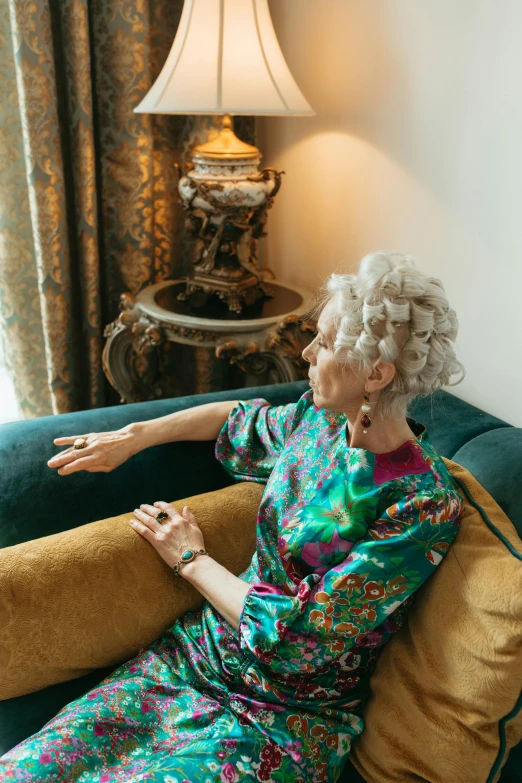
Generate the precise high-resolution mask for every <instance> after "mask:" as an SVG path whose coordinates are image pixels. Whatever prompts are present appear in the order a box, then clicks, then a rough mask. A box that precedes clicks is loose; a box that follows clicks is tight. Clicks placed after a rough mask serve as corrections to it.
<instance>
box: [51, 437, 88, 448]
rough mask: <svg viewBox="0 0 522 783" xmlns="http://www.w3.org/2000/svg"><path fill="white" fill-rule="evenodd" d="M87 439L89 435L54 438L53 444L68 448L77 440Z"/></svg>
mask: <svg viewBox="0 0 522 783" xmlns="http://www.w3.org/2000/svg"><path fill="white" fill-rule="evenodd" d="M88 437H89V435H67V436H66V437H63V438H55V439H54V440H53V443H55V444H56V445H57V446H68V445H69V444H70V443H74V441H75V440H76V439H77V438H85V440H87V438H88Z"/></svg>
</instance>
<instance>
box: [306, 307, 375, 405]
mask: <svg viewBox="0 0 522 783" xmlns="http://www.w3.org/2000/svg"><path fill="white" fill-rule="evenodd" d="M334 313H335V305H334V301H333V299H330V300H329V301H328V302H327V304H326V305H325V307H324V308H323V310H322V312H321V315H320V316H319V320H318V322H317V332H318V333H317V335H316V337H315V339H314V340H313V341H312V342H311V343H310V345H308V346H307V347H306V348H305V349H304V351H303V353H302V356H303V359H305V360H306V361H307V362H309V363H310V367H309V368H308V376H309V378H310V386H311V387H312V389H313V393H314V403H315V405H317V407H318V408H326V409H328V410H337V411H342V412H343V413H346V414H350V413H351V414H354V413H357V411H358V410H359V408H360V406H361V403H362V402H363V395H364V386H365V381H366V378H367V375H368V373H367V372H365V371H364V370H361V374H360V375H358V374H356V372H355V370H354V369H352V368H351V366H350V365H349V364H348V363H341V362H338V361H336V360H335V358H334V355H333V342H334V339H335V326H334V320H333V317H334Z"/></svg>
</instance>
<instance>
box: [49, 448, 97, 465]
mask: <svg viewBox="0 0 522 783" xmlns="http://www.w3.org/2000/svg"><path fill="white" fill-rule="evenodd" d="M79 451H80V449H74V448H72V449H66V450H65V451H61V452H60V453H59V454H55V455H54V457H51V459H50V460H49V462H48V463H47V464H48V465H49V467H50V468H60V467H61V466H62V465H67V464H68V463H69V462H73V461H74V460H75V459H76V457H77V456H78V452H79ZM81 453H82V456H84V457H87V456H90V455H91V454H92V452H91V451H89V447H88V446H86V447H85V448H84V449H81Z"/></svg>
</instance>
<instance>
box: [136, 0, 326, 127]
mask: <svg viewBox="0 0 522 783" xmlns="http://www.w3.org/2000/svg"><path fill="white" fill-rule="evenodd" d="M135 111H136V112H147V113H152V114H247V115H283V116H284V115H294V116H295V115H297V116H311V115H314V114H315V112H314V110H313V109H312V108H311V106H310V105H309V103H308V102H307V100H306V98H305V97H304V96H303V94H302V93H301V90H300V89H299V87H298V86H297V84H296V83H295V81H294V78H293V76H292V74H291V73H290V70H289V68H288V65H287V64H286V61H285V58H284V57H283V53H282V52H281V48H280V46H279V43H278V40H277V38H276V34H275V31H274V26H273V24H272V19H271V17H270V11H269V9H268V0H185V5H184V6H183V12H182V14H181V19H180V22H179V27H178V31H177V33H176V37H175V39H174V43H173V45H172V49H171V50H170V54H169V56H168V58H167V61H166V62H165V65H164V66H163V69H162V71H161V73H160V75H159V76H158V78H157V79H156V81H155V82H154V84H153V86H152V87H151V89H150V90H149V92H148V93H147V95H146V96H145V97H144V98H143V100H142V101H141V103H140V104H139V105H138V106H137V107H136V109H135Z"/></svg>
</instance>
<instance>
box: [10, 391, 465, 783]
mask: <svg viewBox="0 0 522 783" xmlns="http://www.w3.org/2000/svg"><path fill="white" fill-rule="evenodd" d="M409 424H410V427H411V428H412V431H413V432H414V433H415V434H416V436H415V437H414V438H412V439H411V440H409V441H407V442H406V443H405V444H403V445H402V446H401V447H400V448H398V449H395V450H394V451H392V452H389V453H387V454H374V453H373V452H369V451H367V450H365V449H360V448H350V447H349V446H348V442H347V429H346V427H347V419H346V416H345V415H344V414H340V413H337V412H332V411H325V410H321V409H319V408H317V407H316V406H315V405H314V403H313V393H312V392H311V391H307V392H306V393H305V394H304V395H303V396H302V397H301V398H300V399H299V400H298V401H297V402H296V403H292V404H290V405H284V406H277V407H275V406H271V405H270V404H269V403H268V402H267V401H266V400H264V399H261V398H257V399H254V400H248V401H242V402H239V403H238V404H237V405H236V406H235V408H234V409H233V410H232V411H231V413H230V415H229V417H228V420H227V421H226V423H225V424H224V426H223V428H222V430H221V432H220V434H219V437H218V439H217V442H216V456H217V458H218V459H219V460H220V461H221V463H222V465H223V467H224V469H225V470H226V471H227V472H228V473H229V474H230V475H232V476H233V477H234V478H236V479H238V480H241V481H245V480H246V481H258V482H262V483H264V484H266V487H265V491H264V494H263V498H262V501H261V504H260V508H259V513H258V519H257V531H256V532H257V546H256V553H255V554H254V556H253V558H252V561H251V564H250V566H249V567H248V568H247V569H246V571H245V572H243V574H241V575H240V578H241V579H243V580H244V581H246V582H247V583H248V584H249V585H250V587H249V591H248V593H247V595H246V598H245V600H244V603H243V607H242V611H241V616H240V618H239V629H238V630H236V629H235V628H234V627H232V626H231V625H230V624H229V623H228V622H227V621H226V620H225V619H224V618H223V617H222V616H221V615H220V614H219V613H218V612H217V610H216V609H214V607H213V606H212V605H211V604H210V603H209V602H208V601H205V603H204V604H203V607H202V609H200V610H198V611H196V612H187V613H186V614H185V615H184V616H183V617H182V618H180V619H178V620H177V621H176V623H175V624H174V625H173V626H172V627H171V628H169V629H168V630H167V631H165V632H164V633H163V634H162V636H161V637H160V638H159V639H158V640H157V641H156V642H155V643H154V644H153V645H151V646H150V647H148V648H146V649H143V650H141V651H140V653H139V654H138V656H137V657H136V658H134V659H132V660H131V661H128V662H126V663H125V664H123V665H122V666H120V667H119V668H118V669H117V670H116V671H115V672H113V673H112V674H111V675H110V676H109V677H107V678H106V679H105V680H103V681H102V682H101V683H100V684H99V685H98V686H97V687H96V688H94V689H93V690H91V691H89V692H88V693H87V694H84V695H83V696H81V697H80V698H79V699H76V700H75V701H73V702H72V703H71V704H68V705H66V706H65V707H64V708H63V709H62V710H61V711H60V712H59V713H58V715H57V716H55V717H54V718H53V719H52V720H51V721H49V723H47V724H46V726H44V727H43V728H42V729H41V731H39V732H38V733H37V734H35V735H33V736H32V737H29V738H28V739H27V740H25V741H24V742H22V743H20V744H19V745H17V746H16V747H15V748H13V749H12V750H11V751H9V753H7V754H5V755H4V756H3V757H2V758H0V779H1V780H2V781H4V780H5V781H11V780H13V781H14V780H16V781H37V780H41V779H45V780H46V781H49V783H54V782H55V781H56V782H58V781H79V782H80V783H86V782H87V781H89V782H91V781H92V782H93V783H94V782H95V783H113V781H114V782H115V781H126V783H130V782H131V781H141V780H150V781H162V782H163V783H188V782H190V783H192V781H193V782H194V783H196V782H197V783H199V781H203V782H204V783H210V782H211V781H224V782H225V783H226V782H227V781H230V783H235V781H246V780H248V781H273V783H277V782H278V781H287V782H288V781H292V783H304V782H305V781H306V783H309V781H312V782H313V783H322V782H323V781H324V782H326V781H328V782H329V781H337V780H338V778H339V776H340V774H341V771H342V769H343V767H344V765H345V763H346V760H347V758H348V755H349V752H350V748H351V744H352V741H353V739H354V738H355V737H357V736H358V735H359V734H360V733H361V732H362V731H363V728H364V720H363V717H362V714H363V711H364V707H365V704H366V702H367V699H368V696H369V686H368V682H369V677H370V675H371V672H372V671H373V669H374V667H375V664H376V662H377V660H378V656H379V652H380V650H381V649H382V646H383V644H384V643H385V642H386V641H387V640H388V639H389V638H390V636H392V634H394V633H395V632H396V631H397V630H398V629H399V628H400V627H401V626H402V625H403V624H404V622H405V621H406V618H407V612H408V609H409V607H410V605H411V603H412V601H413V600H414V599H415V593H416V591H417V589H418V588H419V587H420V586H421V585H422V584H423V583H424V582H425V581H426V579H428V578H429V576H430V575H431V574H432V573H433V571H434V569H435V568H436V567H437V565H438V564H439V563H440V562H441V560H442V558H443V557H444V555H445V554H446V553H447V552H448V550H449V547H450V546H451V544H452V542H453V540H454V538H455V536H456V534H457V532H458V526H459V518H460V514H461V511H462V508H463V501H462V498H461V496H460V494H459V492H458V490H457V487H456V485H455V484H454V481H453V478H452V477H451V475H450V473H449V472H448V470H447V468H446V466H445V465H444V462H443V461H442V459H441V458H440V457H439V455H438V454H437V452H436V451H435V449H434V448H433V446H432V444H431V442H430V440H429V438H428V435H427V432H426V429H425V428H424V427H423V425H421V424H418V423H417V422H414V421H413V420H411V419H410V420H409Z"/></svg>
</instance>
